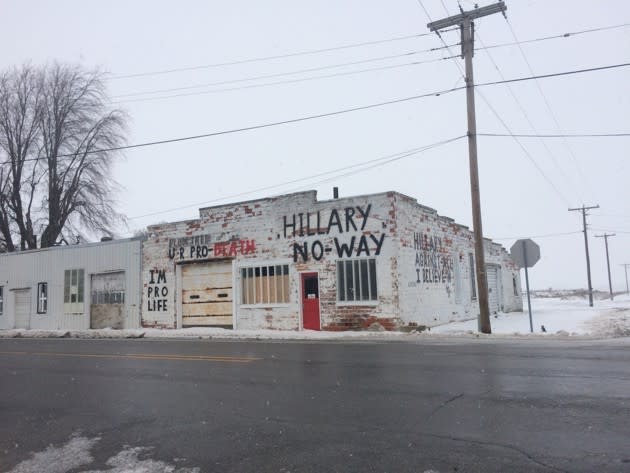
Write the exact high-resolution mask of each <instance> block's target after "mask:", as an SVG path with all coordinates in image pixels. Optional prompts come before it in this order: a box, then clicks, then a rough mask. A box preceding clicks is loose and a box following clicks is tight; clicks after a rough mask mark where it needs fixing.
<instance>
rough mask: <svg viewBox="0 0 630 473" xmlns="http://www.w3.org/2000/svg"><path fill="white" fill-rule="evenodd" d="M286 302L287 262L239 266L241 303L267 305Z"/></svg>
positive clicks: (287, 288)
mask: <svg viewBox="0 0 630 473" xmlns="http://www.w3.org/2000/svg"><path fill="white" fill-rule="evenodd" d="M288 302H289V265H288V264H280V265H269V266H253V267H249V268H241V304H244V305H269V304H287V303H288Z"/></svg>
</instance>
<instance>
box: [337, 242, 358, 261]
mask: <svg viewBox="0 0 630 473" xmlns="http://www.w3.org/2000/svg"><path fill="white" fill-rule="evenodd" d="M334 240H335V247H336V248H337V256H338V257H339V258H343V256H344V253H345V255H346V256H347V257H348V258H349V257H351V256H352V252H353V251H354V240H355V237H352V238H351V239H350V244H349V245H346V244H345V243H342V244H339V240H338V239H337V238H336V237H335V238H334Z"/></svg>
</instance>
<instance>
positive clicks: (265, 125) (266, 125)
mask: <svg viewBox="0 0 630 473" xmlns="http://www.w3.org/2000/svg"><path fill="white" fill-rule="evenodd" d="M627 66H630V63H626V64H616V65H611V66H602V67H596V68H590V69H580V70H576V71H565V72H560V73H555V74H545V75H541V76H535V77H522V78H517V79H509V80H505V81H495V82H485V83H481V84H476V87H478V86H488V85H498V84H503V83H508V82H520V81H528V80H533V79H536V78H548V77H556V76H564V75H569V74H578V73H584V72H591V71H596V70H603V69H612V68H616V67H627ZM465 88H466V87H465V86H464V87H452V88H450V89H444V90H440V91H433V92H427V93H424V94H418V95H412V96H410V97H403V98H400V99H393V100H387V101H384V102H377V103H372V104H368V105H361V106H358V107H352V108H346V109H342V110H335V111H333V112H325V113H320V114H316V115H307V116H303V117H298V118H292V119H289V120H282V121H276V122H269V123H263V124H259V125H251V126H246V127H241V128H233V129H229V130H222V131H215V132H211V133H204V134H200V135H193V136H184V137H178V138H171V139H166V140H157V141H148V142H144V143H136V144H132V145H125V146H116V147H112V148H100V149H95V150H90V151H85V152H82V153H70V154H59V155H57V157H58V158H68V157H74V156H76V154H98V153H105V152H113V151H122V150H125V149H134V148H143V147H147V146H156V145H163V144H167V143H177V142H180V141H189V140H197V139H201V138H209V137H213V136H220V135H228V134H233V133H241V132H245V131H251V130H259V129H262V128H270V127H274V126H280V125H287V124H291V123H298V122H303V121H308V120H314V119H318V118H325V117H332V116H336V115H342V114H345V113H351V112H357V111H361V110H369V109H371V108H378V107H383V106H385V105H393V104H397V103H403V102H409V101H411V100H418V99H422V98H427V97H440V96H442V95H446V94H449V93H452V92H456V91H459V90H463V89H465ZM480 95H481V93H480ZM481 96H482V98H484V100H485V97H483V95H481ZM486 103H487V101H486ZM495 113H496V112H495ZM512 135H513V134H512V133H510V136H512ZM47 158H48V156H40V157H37V158H26V159H24V161H42V160H45V159H47ZM7 163H10V161H3V162H0V164H7Z"/></svg>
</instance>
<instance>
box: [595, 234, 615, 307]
mask: <svg viewBox="0 0 630 473" xmlns="http://www.w3.org/2000/svg"><path fill="white" fill-rule="evenodd" d="M612 236H615V234H614V233H604V234H603V235H595V238H603V239H604V243H605V244H606V267H607V268H608V290H609V291H610V300H611V301H612V300H613V290H612V280H611V279H610V257H609V256H608V237H612Z"/></svg>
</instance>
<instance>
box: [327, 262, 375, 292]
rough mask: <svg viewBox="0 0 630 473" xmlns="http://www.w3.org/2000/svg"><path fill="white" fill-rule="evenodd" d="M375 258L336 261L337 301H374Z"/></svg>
mask: <svg viewBox="0 0 630 473" xmlns="http://www.w3.org/2000/svg"><path fill="white" fill-rule="evenodd" d="M377 299H378V291H377V287H376V260H375V259H374V258H369V259H350V260H343V261H337V301H339V302H355V301H376V300H377Z"/></svg>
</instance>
